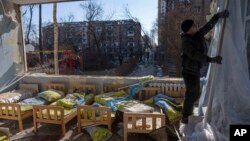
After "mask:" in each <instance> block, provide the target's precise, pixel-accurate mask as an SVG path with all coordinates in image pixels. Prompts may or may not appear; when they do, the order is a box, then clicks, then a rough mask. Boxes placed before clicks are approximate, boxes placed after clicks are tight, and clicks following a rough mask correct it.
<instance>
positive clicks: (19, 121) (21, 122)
mask: <svg viewBox="0 0 250 141" xmlns="http://www.w3.org/2000/svg"><path fill="white" fill-rule="evenodd" d="M18 124H19V131H20V132H21V131H23V120H22V119H19V120H18Z"/></svg>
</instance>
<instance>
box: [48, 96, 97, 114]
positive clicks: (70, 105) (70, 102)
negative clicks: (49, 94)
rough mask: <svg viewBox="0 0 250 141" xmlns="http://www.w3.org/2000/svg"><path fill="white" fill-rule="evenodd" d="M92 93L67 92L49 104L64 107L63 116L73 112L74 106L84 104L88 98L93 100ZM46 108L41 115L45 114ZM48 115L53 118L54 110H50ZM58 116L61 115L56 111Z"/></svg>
mask: <svg viewBox="0 0 250 141" xmlns="http://www.w3.org/2000/svg"><path fill="white" fill-rule="evenodd" d="M93 97H94V95H93V94H87V95H86V94H84V93H73V94H67V96H65V97H64V98H61V99H59V100H57V101H55V102H53V103H52V104H51V105H55V106H62V107H64V116H66V115H68V114H70V113H73V112H75V111H76V107H77V106H78V105H85V104H86V103H89V101H88V100H93ZM46 113H47V110H43V116H44V117H46V116H47V114H46ZM49 115H50V116H51V117H52V118H53V117H54V116H55V111H54V110H50V111H49ZM57 115H58V116H60V115H61V113H60V112H58V113H57Z"/></svg>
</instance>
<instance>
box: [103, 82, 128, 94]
mask: <svg viewBox="0 0 250 141" xmlns="http://www.w3.org/2000/svg"><path fill="white" fill-rule="evenodd" d="M122 87H124V85H123V84H103V92H104V93H107V92H116V91H119V90H120V88H122Z"/></svg>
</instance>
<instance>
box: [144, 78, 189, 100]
mask: <svg viewBox="0 0 250 141" xmlns="http://www.w3.org/2000/svg"><path fill="white" fill-rule="evenodd" d="M148 87H154V88H160V90H161V91H160V92H162V93H163V94H165V95H168V96H170V97H174V98H184V96H185V92H186V88H185V85H184V84H176V83H163V82H151V83H149V84H148Z"/></svg>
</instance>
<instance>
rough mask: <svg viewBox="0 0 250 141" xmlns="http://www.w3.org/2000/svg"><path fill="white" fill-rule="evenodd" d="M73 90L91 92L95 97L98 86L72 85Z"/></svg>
mask: <svg viewBox="0 0 250 141" xmlns="http://www.w3.org/2000/svg"><path fill="white" fill-rule="evenodd" d="M71 87H72V89H73V90H75V89H77V90H80V91H86V90H90V91H92V93H93V94H94V95H95V94H96V85H94V84H72V86H71Z"/></svg>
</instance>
